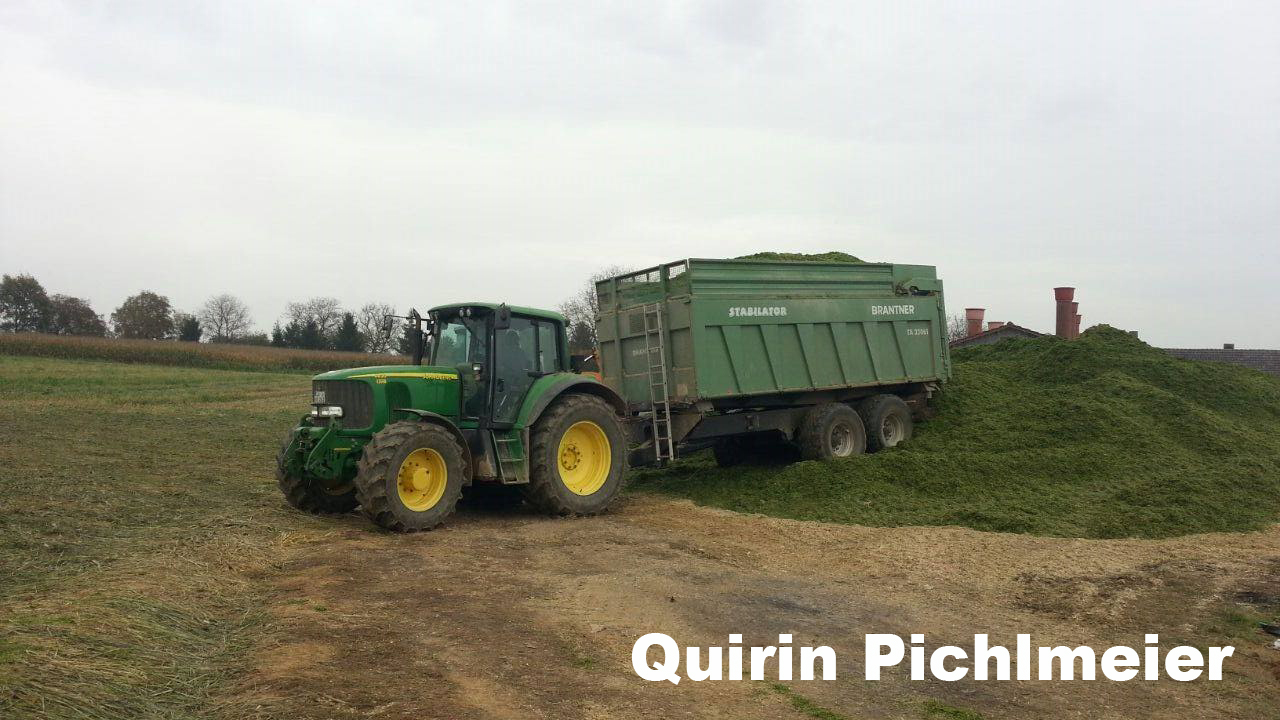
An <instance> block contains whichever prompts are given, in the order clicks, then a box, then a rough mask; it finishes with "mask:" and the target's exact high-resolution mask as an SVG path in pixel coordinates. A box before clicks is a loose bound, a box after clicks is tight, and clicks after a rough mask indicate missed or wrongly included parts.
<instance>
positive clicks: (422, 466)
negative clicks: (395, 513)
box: [396, 448, 449, 512]
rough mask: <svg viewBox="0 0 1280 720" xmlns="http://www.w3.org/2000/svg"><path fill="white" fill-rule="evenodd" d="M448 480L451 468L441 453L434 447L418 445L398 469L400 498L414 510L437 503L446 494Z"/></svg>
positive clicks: (428, 507) (426, 508)
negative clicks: (433, 448) (419, 446)
mask: <svg viewBox="0 0 1280 720" xmlns="http://www.w3.org/2000/svg"><path fill="white" fill-rule="evenodd" d="M448 482H449V468H448V466H446V465H445V464H444V458H443V457H441V455H440V453H438V452H436V451H435V450H432V449H431V448H418V449H417V450H414V451H413V452H411V453H409V456H408V457H406V458H405V459H404V462H402V463H400V472H398V473H396V489H397V490H398V491H399V494H400V502H402V503H404V506H405V507H407V508H409V509H410V510H413V511H414V512H422V511H423V510H430V509H431V508H433V507H435V506H436V503H438V502H440V498H442V497H444V488H445V485H447V484H448Z"/></svg>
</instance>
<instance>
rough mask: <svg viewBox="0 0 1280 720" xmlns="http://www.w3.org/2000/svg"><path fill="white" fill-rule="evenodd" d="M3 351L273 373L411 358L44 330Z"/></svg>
mask: <svg viewBox="0 0 1280 720" xmlns="http://www.w3.org/2000/svg"><path fill="white" fill-rule="evenodd" d="M0 355H27V356H37V357H49V358H61V359H70V360H113V361H117V362H128V363H146V364H151V365H178V366H186V367H204V368H216V369H219V370H262V371H268V372H323V371H325V370H336V369H339V368H348V367H361V366H366V365H395V364H403V363H406V362H408V360H407V359H406V358H405V357H404V356H403V355H373V354H369V353H359V352H338V351H330V350H294V349H290V348H278V347H264V346H259V345H223V344H207V343H192V342H177V341H173V340H122V339H116V338H101V337H86V336H72V335H45V334H41V333H7V334H0Z"/></svg>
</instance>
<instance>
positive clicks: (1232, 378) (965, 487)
mask: <svg viewBox="0 0 1280 720" xmlns="http://www.w3.org/2000/svg"><path fill="white" fill-rule="evenodd" d="M953 361H954V370H955V375H954V379H953V380H952V381H951V382H950V383H949V384H948V385H947V387H946V390H945V392H944V393H943V395H942V396H941V398H939V401H938V410H939V412H938V415H937V417H936V418H935V419H933V420H931V421H929V422H927V423H923V424H920V425H919V426H917V434H916V437H915V438H914V439H913V440H912V442H911V443H910V444H909V445H907V446H904V447H902V448H898V449H895V450H891V451H888V452H884V453H880V454H877V455H868V456H863V457H858V458H853V459H851V460H846V461H837V462H831V463H819V462H801V463H796V464H793V465H786V466H772V467H767V466H757V467H748V468H733V469H732V470H720V469H719V468H717V467H716V466H715V465H714V463H712V462H711V461H710V459H709V458H704V457H693V458H690V459H689V460H687V461H686V462H685V463H684V464H683V465H681V466H677V467H676V468H673V469H671V470H667V471H662V472H649V473H642V474H641V476H640V482H639V483H638V487H639V488H640V489H641V490H653V491H661V492H667V493H671V494H676V495H681V496H685V497H689V498H692V499H693V500H695V501H697V502H700V503H705V504H709V505H716V506H720V507H725V508H729V509H732V510H738V511H743V512H758V513H764V514H768V515H776V516H780V517H790V518H800V519H809V520H823V521H829V522H842V523H856V524H864V525H879V526H896V525H964V526H968V527H972V528H976V529H980V530H994V531H1005V532H1019V533H1034V534H1043V535H1059V536H1079V537H1130V536H1137V537H1167V536H1172V535H1181V534H1186V533H1195V532H1209V531H1231V530H1237V531H1238V530H1252V529H1257V528H1261V527H1264V526H1266V525H1268V524H1270V523H1273V522H1277V521H1278V520H1280V379H1277V378H1274V377H1271V376H1269V375H1265V374H1263V373H1260V372H1256V371H1253V370H1249V369H1246V368H1240V367H1235V366H1230V365H1220V364H1215V363H1199V362H1191V361H1185V360H1179V359H1176V358H1174V357H1171V356H1169V355H1167V354H1166V353H1164V352H1163V351H1161V350H1158V349H1156V348H1152V347H1150V346H1149V345H1147V344H1145V343H1143V342H1142V341H1140V340H1139V339H1137V338H1135V337H1132V336H1130V335H1128V334H1126V333H1124V332H1122V331H1119V330H1116V329H1114V328H1110V327H1107V326H1099V327H1095V328H1092V329H1090V330H1089V331H1088V332H1085V333H1084V334H1083V335H1081V336H1080V338H1079V339H1077V340H1073V341H1064V340H1060V339H1058V338H1055V337H1043V338H1038V339H1034V340H1010V341H1006V342H1002V343H998V344H994V345H985V346H979V347H976V348H972V349H966V350H962V351H957V352H956V353H954V355H953Z"/></svg>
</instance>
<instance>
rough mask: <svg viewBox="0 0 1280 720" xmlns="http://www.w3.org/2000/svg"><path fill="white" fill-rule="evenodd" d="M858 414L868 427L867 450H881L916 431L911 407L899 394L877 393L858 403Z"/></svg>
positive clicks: (903, 440) (909, 436) (901, 440)
mask: <svg viewBox="0 0 1280 720" xmlns="http://www.w3.org/2000/svg"><path fill="white" fill-rule="evenodd" d="M858 415H859V416H860V417H861V418H862V424H863V426H864V427H866V429H867V452H879V451H881V450H883V449H885V448H891V447H893V446H895V445H898V444H901V443H904V442H906V441H908V440H910V439H911V435H912V433H913V432H914V429H913V424H912V420H911V408H910V407H908V406H907V403H906V402H904V401H903V400H902V398H900V397H898V396H897V395H876V396H873V397H869V398H867V399H866V400H863V401H862V402H860V403H858Z"/></svg>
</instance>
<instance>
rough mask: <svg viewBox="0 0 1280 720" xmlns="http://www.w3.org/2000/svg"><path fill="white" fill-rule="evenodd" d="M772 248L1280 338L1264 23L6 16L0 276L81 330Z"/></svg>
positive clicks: (305, 6) (463, 9) (83, 6)
mask: <svg viewBox="0 0 1280 720" xmlns="http://www.w3.org/2000/svg"><path fill="white" fill-rule="evenodd" d="M908 5H910V6H909V7H908ZM186 6H190V7H186ZM759 250H787V251H800V252H813V251H825V250H843V251H845V252H850V253H853V254H855V255H857V256H859V257H862V258H864V259H871V260H882V261H896V262H911V263H925V264H933V265H937V266H938V270H939V274H940V275H941V276H942V277H943V278H944V279H945V282H946V288H947V303H948V308H949V310H952V311H961V310H962V309H963V308H964V307H965V306H983V307H986V308H988V313H987V315H988V319H996V320H1009V321H1013V322H1017V323H1019V324H1023V325H1027V326H1030V327H1032V328H1036V329H1041V330H1049V331H1052V329H1053V298H1052V291H1051V288H1052V287H1053V286H1055V285H1074V286H1076V287H1078V288H1079V290H1078V291H1077V296H1078V299H1079V301H1080V305H1081V313H1082V315H1083V316H1084V322H1085V325H1086V326H1087V325H1092V324H1094V323H1099V322H1106V323H1110V324H1113V325H1116V326H1119V327H1123V328H1126V329H1137V330H1139V331H1141V336H1142V337H1143V338H1144V339H1146V340H1148V341H1149V342H1151V343H1153V344H1157V345H1165V346H1191V347H1213V346H1218V345H1219V344H1220V343H1222V342H1235V343H1237V344H1238V345H1239V346H1240V347H1273V348H1274V347H1280V320H1277V317H1276V315H1277V310H1280V4H1277V3H1275V2H1266V3H1256V4H1254V3H1224V2H1203V3H1185V4H1184V3H1170V2H1158V3H1155V2H1153V3H1149V4H1136V3H1116V2H1105V3H1084V2H1078V1H1073V2H1062V3H1044V2H1029V1H1028V0H1018V1H1017V2H1010V3H1007V4H1001V3H989V4H988V3H981V4H979V3H942V4H907V3H899V2H890V3H884V4H870V3H849V2H837V3H831V4H820V3H815V4H811V5H805V6H803V7H801V6H800V4H798V3H793V2H767V1H763V0H762V1H757V2H688V3H677V2H671V3H662V2H654V1H649V2H635V3H621V2H616V3H606V2H579V3H563V4H562V3H554V2H546V3H541V2H540V3H531V2H514V3H509V4H508V3H502V2H465V3H457V4H445V3H436V2H429V3H422V2H406V3H403V4H400V3H389V2H382V3H365V2H353V3H314V2H296V3H268V2H262V1H261V0H252V1H249V2H230V1H227V0H220V1H219V2H206V3H178V2H170V1H167V0H156V1H155V2H92V3H88V2H86V3H57V2H51V1H48V0H45V1H41V2H31V3H27V2H24V1H23V0H5V2H3V3H0V272H6V273H18V272H26V273H31V274H33V275H35V276H36V277H37V278H38V279H39V280H40V281H41V282H43V283H44V285H45V287H46V288H47V289H48V290H49V291H50V292H60V293H64V294H70V295H77V296H82V297H85V298H87V299H89V300H90V301H91V302H92V304H93V306H94V307H95V308H96V309H97V310H98V311H99V312H101V313H103V314H104V315H106V314H109V313H110V311H111V310H112V309H114V308H115V307H116V306H117V305H118V304H119V303H120V301H121V300H123V299H124V298H125V297H126V296H127V295H129V294H132V293H134V292H136V291H138V290H141V289H151V290H155V291H158V292H160V293H162V294H165V295H168V296H169V297H170V298H171V299H172V301H173V303H174V305H175V306H176V307H178V308H180V309H184V310H191V309H195V308H196V307H198V306H199V304H200V303H202V302H203V301H204V300H205V298H207V297H208V296H209V295H211V294H214V293H218V292H224V291H229V292H232V293H235V294H237V295H239V296H241V297H242V298H243V299H244V300H245V301H246V302H248V304H249V305H250V307H251V309H252V311H253V317H254V320H255V323H256V325H257V326H258V327H259V328H260V329H267V328H269V327H270V325H271V324H272V323H273V322H274V321H275V320H276V318H277V317H278V316H279V315H280V313H281V312H282V311H283V309H284V305H285V303H286V302H288V301H289V300H293V299H301V298H305V297H307V296H310V295H332V296H335V297H337V298H339V299H340V300H342V301H343V302H344V303H345V304H347V305H349V306H352V307H357V306H359V305H361V304H363V303H365V302H369V301H383V302H390V303H394V304H396V305H397V306H401V307H404V306H408V305H410V304H413V305H416V306H418V307H419V308H425V307H428V306H431V305H435V304H440V303H444V302H454V301H460V300H469V299H476V300H503V301H508V302H512V303H519V304H526V305H538V306H551V307H554V306H555V305H556V304H558V303H559V302H560V300H562V299H563V298H564V297H566V296H567V295H569V294H570V293H571V292H572V291H573V290H574V289H575V288H576V287H577V286H579V285H580V284H581V283H582V282H583V281H584V279H585V278H586V277H588V276H589V275H590V274H591V273H592V272H593V271H595V270H596V269H597V268H599V267H602V266H605V265H613V264H622V265H631V266H636V267H642V266H646V265H652V264H656V263H659V262H664V261H668V260H674V259H678V258H683V257H690V256H693V257H732V256H735V255H741V254H744V253H748V252H754V251H759Z"/></svg>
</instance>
